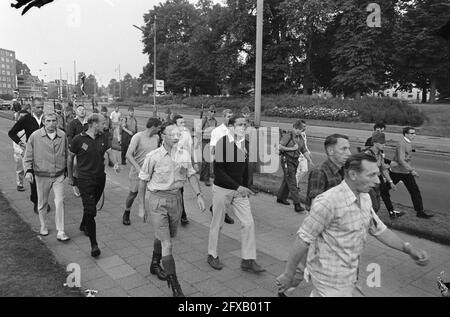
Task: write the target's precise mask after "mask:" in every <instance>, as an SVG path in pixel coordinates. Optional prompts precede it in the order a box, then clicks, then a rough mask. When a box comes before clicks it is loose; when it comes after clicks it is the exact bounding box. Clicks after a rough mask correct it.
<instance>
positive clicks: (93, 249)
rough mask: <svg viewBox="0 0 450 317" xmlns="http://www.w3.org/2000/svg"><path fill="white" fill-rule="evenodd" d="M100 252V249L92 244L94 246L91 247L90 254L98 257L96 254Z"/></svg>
mask: <svg viewBox="0 0 450 317" xmlns="http://www.w3.org/2000/svg"><path fill="white" fill-rule="evenodd" d="M100 253H101V251H100V249H99V248H98V245H94V246H93V247H92V249H91V256H92V257H94V258H96V257H98V256H99V255H100Z"/></svg>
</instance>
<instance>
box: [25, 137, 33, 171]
mask: <svg viewBox="0 0 450 317" xmlns="http://www.w3.org/2000/svg"><path fill="white" fill-rule="evenodd" d="M33 146H34V133H33V134H32V135H31V136H30V139H29V140H28V142H27V145H26V148H25V155H24V156H23V168H24V170H25V174H26V173H28V172H33V161H34V149H33Z"/></svg>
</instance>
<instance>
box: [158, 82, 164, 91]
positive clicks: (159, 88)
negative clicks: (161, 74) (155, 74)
mask: <svg viewBox="0 0 450 317" xmlns="http://www.w3.org/2000/svg"><path fill="white" fill-rule="evenodd" d="M156 91H157V92H164V80H156Z"/></svg>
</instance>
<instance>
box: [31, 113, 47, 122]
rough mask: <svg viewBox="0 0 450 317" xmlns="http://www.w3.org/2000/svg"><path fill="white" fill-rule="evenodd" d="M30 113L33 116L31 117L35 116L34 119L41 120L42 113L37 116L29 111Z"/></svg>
mask: <svg viewBox="0 0 450 317" xmlns="http://www.w3.org/2000/svg"><path fill="white" fill-rule="evenodd" d="M31 115H32V116H33V118H35V119H36V120H39V121H41V120H42V117H43V116H44V115H43V114H41V116H40V117H38V116H37V115H35V114H34V113H31Z"/></svg>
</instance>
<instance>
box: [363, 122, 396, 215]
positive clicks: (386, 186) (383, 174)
mask: <svg viewBox="0 0 450 317" xmlns="http://www.w3.org/2000/svg"><path fill="white" fill-rule="evenodd" d="M371 144H372V146H370V147H369V148H367V149H366V150H365V151H364V153H366V154H369V155H372V156H373V157H375V159H376V160H377V165H378V168H379V169H380V175H379V179H380V183H379V184H378V185H376V186H375V187H374V188H372V189H371V190H370V192H369V195H370V198H371V199H372V207H373V210H374V211H375V212H376V213H377V212H378V211H379V209H380V197H381V198H383V201H384V205H385V206H386V208H387V210H388V212H389V217H390V218H391V219H395V218H398V217H401V216H403V215H404V214H405V213H404V212H400V211H396V210H394V207H393V206H392V202H391V198H390V195H389V190H391V189H392V190H396V189H397V188H396V186H395V184H394V182H393V181H392V179H391V176H390V175H389V165H388V164H386V163H385V162H384V154H383V150H384V146H385V144H386V137H385V135H384V133H383V132H378V131H375V132H374V133H373V135H372V138H371Z"/></svg>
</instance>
